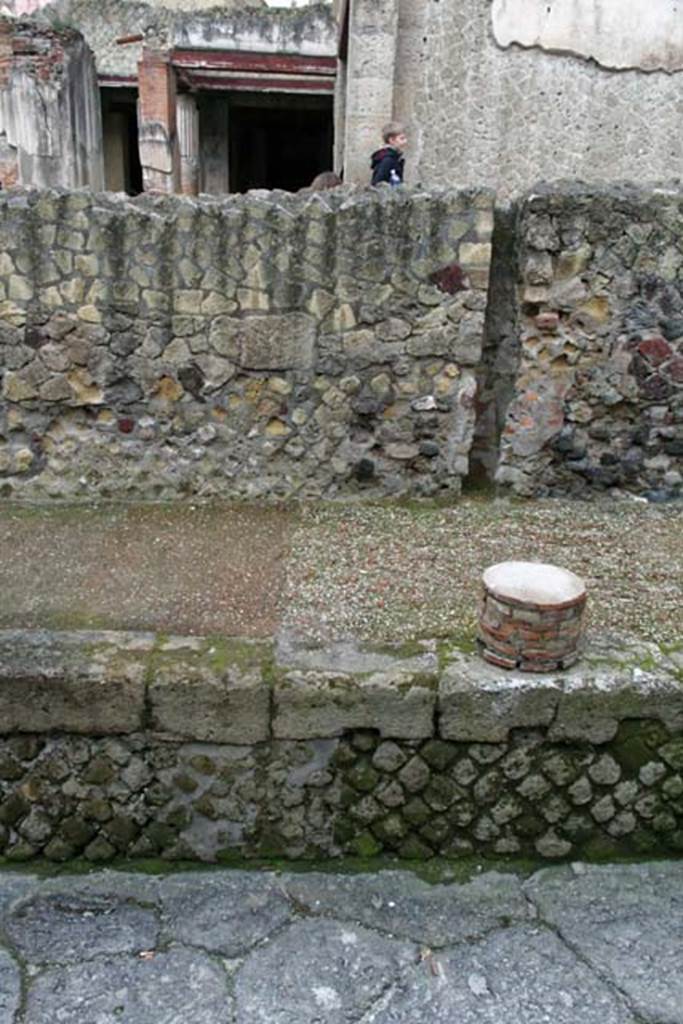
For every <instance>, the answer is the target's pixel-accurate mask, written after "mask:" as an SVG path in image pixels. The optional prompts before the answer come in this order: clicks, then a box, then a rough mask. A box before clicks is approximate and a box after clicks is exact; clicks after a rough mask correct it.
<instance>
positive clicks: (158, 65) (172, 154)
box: [138, 50, 180, 192]
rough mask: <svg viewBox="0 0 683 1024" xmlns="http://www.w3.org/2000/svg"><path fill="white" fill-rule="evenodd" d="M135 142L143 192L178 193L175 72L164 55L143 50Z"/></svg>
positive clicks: (178, 169)
mask: <svg viewBox="0 0 683 1024" xmlns="http://www.w3.org/2000/svg"><path fill="white" fill-rule="evenodd" d="M138 90H139V97H140V98H139V112H138V142H139V146H140V163H141V164H142V183H143V188H144V189H145V191H146V192H178V191H180V155H179V151H178V135H177V129H176V83H175V72H174V71H173V68H172V66H171V61H170V58H169V55H168V54H167V53H160V52H158V51H155V50H143V51H142V60H141V61H140V63H139V64H138Z"/></svg>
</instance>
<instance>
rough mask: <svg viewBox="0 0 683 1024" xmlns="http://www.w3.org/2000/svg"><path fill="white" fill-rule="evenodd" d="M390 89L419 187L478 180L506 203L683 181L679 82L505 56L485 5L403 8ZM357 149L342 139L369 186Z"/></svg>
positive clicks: (532, 55) (567, 60) (363, 149)
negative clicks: (618, 183) (554, 189)
mask: <svg viewBox="0 0 683 1024" xmlns="http://www.w3.org/2000/svg"><path fill="white" fill-rule="evenodd" d="M544 6H546V5H544ZM615 6H616V5H615ZM632 7H633V5H627V10H630V9H631V8H632ZM620 9H621V5H620ZM648 11H649V8H648ZM629 23H630V22H629ZM660 28H661V25H660ZM386 31H387V34H389V35H390V34H391V33H392V32H393V22H391V19H389V20H388V21H387V25H386ZM663 32H664V30H663V29H662V33H663ZM501 38H502V37H501ZM667 52H668V51H667V50H664V51H663V52H662V58H663V59H666V60H668V59H669V58H668V57H667ZM658 59H659V58H658ZM394 85H395V88H394V98H393V111H392V114H393V116H394V117H396V118H398V119H399V120H402V121H405V122H406V124H407V127H408V131H409V135H410V145H409V148H408V151H407V164H406V180H407V181H409V182H412V183H415V182H423V183H429V184H430V185H431V184H432V183H434V184H445V183H449V184H452V183H474V182H478V183H481V184H482V185H486V186H491V187H494V188H496V190H497V191H498V194H499V196H500V198H501V199H503V200H504V199H506V198H507V197H510V196H512V195H514V194H518V193H519V192H521V191H523V190H525V189H526V188H528V187H530V186H531V185H532V184H533V183H534V182H536V181H539V180H544V179H545V180H556V179H560V178H566V177H571V178H580V179H583V180H587V181H594V182H606V181H614V180H620V179H628V180H633V181H637V182H647V181H654V180H662V179H663V178H665V177H669V176H670V177H677V176H680V175H681V174H683V139H682V137H681V133H680V118H681V112H682V111H683V99H681V90H680V82H679V80H678V75H677V74H675V73H667V72H665V71H650V72H645V71H641V70H635V69H633V70H622V71H619V72H615V71H609V70H605V68H603V67H601V66H599V65H598V64H597V63H595V61H591V60H587V59H585V58H584V57H581V56H576V55H574V54H571V53H566V52H563V53H548V52H544V51H543V50H541V49H539V48H533V49H524V48H523V47H521V46H519V45H509V46H501V45H499V44H498V42H497V41H496V37H495V35H494V22H493V21H492V7H491V4H490V2H489V0H471V2H470V3H468V4H462V3H457V2H456V0H441V2H439V3H434V2H432V0H400V5H399V32H398V41H397V54H396V63H395V72H394ZM349 113H350V111H349ZM380 121H381V119H380V118H379V115H377V116H376V123H375V132H378V131H379V128H380V127H381V123H380ZM354 145H356V143H354V140H352V139H350V138H349V135H348V133H347V154H346V159H347V166H348V167H350V168H356V167H358V168H362V174H363V176H362V177H360V176H359V177H358V180H363V181H366V180H367V177H366V174H367V170H366V167H365V166H363V165H362V160H361V156H362V155H364V156H365V158H367V141H366V140H365V139H360V140H359V142H358V143H357V148H356V150H354V149H353V146H354ZM355 174H356V171H355V170H354V171H353V173H352V174H351V175H347V177H350V178H351V179H353V180H355Z"/></svg>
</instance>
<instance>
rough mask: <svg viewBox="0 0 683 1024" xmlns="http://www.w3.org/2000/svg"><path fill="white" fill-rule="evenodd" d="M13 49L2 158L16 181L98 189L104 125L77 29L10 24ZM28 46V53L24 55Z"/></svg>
mask: <svg viewBox="0 0 683 1024" xmlns="http://www.w3.org/2000/svg"><path fill="white" fill-rule="evenodd" d="M12 45H13V46H14V47H15V54H14V57H13V59H12V62H11V66H10V69H9V72H8V76H7V79H6V81H5V83H4V84H3V88H2V103H1V105H0V138H1V139H2V148H3V157H4V160H8V159H9V158H10V157H11V158H12V159H13V160H14V161H15V163H16V169H17V177H16V181H17V183H19V184H22V183H25V184H31V185H36V186H38V187H46V186H51V185H60V186H63V187H66V188H79V187H82V186H89V187H91V188H95V189H101V188H103V186H104V165H103V158H102V122H101V112H100V100H99V90H98V88H97V76H96V71H95V65H94V61H93V58H92V53H91V52H90V50H89V49H88V47H87V46H86V44H85V43H84V41H83V39H82V38H81V37H80V36H78V35H77V34H76V33H70V34H62V35H60V34H56V33H51V32H40V31H36V30H35V29H34V28H33V26H31V25H30V24H29V23H17V28H16V29H12ZM24 51H26V53H27V56H24V55H23V52H24Z"/></svg>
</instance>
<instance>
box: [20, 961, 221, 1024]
mask: <svg viewBox="0 0 683 1024" xmlns="http://www.w3.org/2000/svg"><path fill="white" fill-rule="evenodd" d="M143 952H146V951H143ZM231 1013H232V998H231V996H230V993H229V990H228V979H227V975H226V973H225V971H224V970H223V969H222V968H221V967H220V966H219V965H218V964H216V963H214V961H213V960H211V959H210V958H209V957H208V956H207V955H206V954H205V953H201V952H193V951H190V950H185V949H172V950H170V951H168V952H161V953H153V955H147V956H145V957H139V956H119V957H111V958H103V959H100V960H93V961H90V962H88V963H84V964H79V965H76V966H71V967H60V968H55V969H52V970H48V971H45V972H44V973H43V974H41V975H39V976H38V977H37V978H36V979H35V981H34V982H33V984H32V985H31V986H30V988H29V991H28V996H27V999H26V1020H27V1021H31V1024H54V1022H55V1021H59V1022H60V1024H85V1021H93V1022H95V1021H97V1024H187V1022H188V1021H192V1024H223V1022H225V1021H229V1020H230V1019H231Z"/></svg>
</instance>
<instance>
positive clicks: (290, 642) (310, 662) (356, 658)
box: [275, 633, 439, 674]
mask: <svg viewBox="0 0 683 1024" xmlns="http://www.w3.org/2000/svg"><path fill="white" fill-rule="evenodd" d="M394 647H395V650H392V648H391V645H389V644H385V645H383V646H382V648H381V650H375V649H373V648H372V647H371V646H368V645H363V646H362V647H361V646H359V645H358V644H356V643H353V642H352V641H350V640H346V641H338V642H336V643H327V644H325V645H324V646H318V647H310V646H308V645H306V644H305V643H301V642H297V641H296V640H295V639H294V638H293V637H291V636H289V635H288V634H286V633H281V634H280V635H279V636H278V638H277V643H276V647H275V656H276V659H277V663H278V665H281V666H282V667H283V668H297V669H303V670H304V671H311V670H316V669H319V670H321V671H323V672H341V673H344V674H346V673H349V674H353V673H355V672H388V671H390V670H396V669H398V670H400V671H402V672H425V673H427V674H432V673H436V671H437V670H438V666H439V662H438V658H437V656H436V654H435V653H434V652H433V651H429V650H425V652H424V654H413V655H411V656H409V657H406V656H405V655H403V654H402V653H401V645H400V644H395V645H394Z"/></svg>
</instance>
